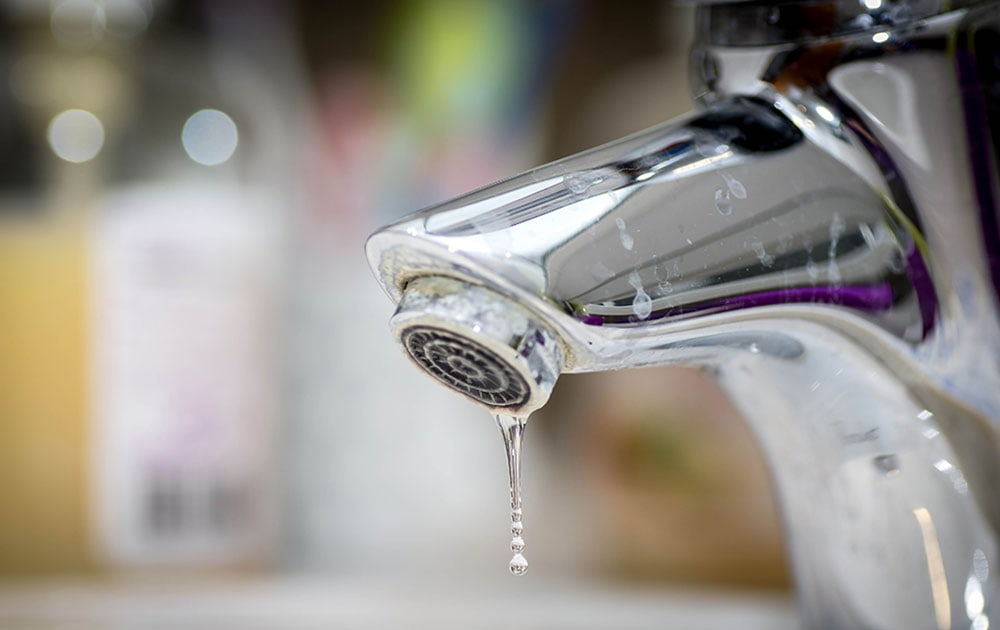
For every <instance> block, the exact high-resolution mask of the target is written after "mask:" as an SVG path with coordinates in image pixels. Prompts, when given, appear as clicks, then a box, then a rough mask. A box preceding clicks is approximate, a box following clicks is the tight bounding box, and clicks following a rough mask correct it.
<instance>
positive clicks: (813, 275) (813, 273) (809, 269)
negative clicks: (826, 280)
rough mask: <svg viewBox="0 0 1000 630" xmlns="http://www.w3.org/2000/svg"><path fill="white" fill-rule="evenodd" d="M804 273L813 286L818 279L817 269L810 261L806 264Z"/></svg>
mask: <svg viewBox="0 0 1000 630" xmlns="http://www.w3.org/2000/svg"><path fill="white" fill-rule="evenodd" d="M806 273H807V274H809V279H810V280H812V283H813V284H816V280H818V279H819V267H818V266H817V265H816V263H815V262H814V261H812V260H810V261H809V262H807V263H806Z"/></svg>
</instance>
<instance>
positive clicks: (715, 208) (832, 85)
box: [367, 0, 1000, 628]
mask: <svg viewBox="0 0 1000 630" xmlns="http://www.w3.org/2000/svg"><path fill="white" fill-rule="evenodd" d="M698 24H699V31H698V32H699V36H698V41H697V42H696V44H695V47H694V49H693V51H692V63H693V67H694V68H695V80H694V92H695V95H696V97H697V101H698V104H699V110H698V111H697V112H696V113H693V114H691V115H689V116H687V117H684V118H682V119H679V120H674V121H671V122H668V123H665V124H663V125H661V126H659V127H655V128H653V129H650V130H647V131H644V132H641V133H639V134H636V135H634V136H631V137H628V138H625V139H623V140H620V141H617V142H614V143H611V144H608V145H605V146H603V147H599V148H596V149H593V150H591V151H588V152H585V153H583V154H580V155H577V156H573V157H570V158H567V159H565V160H562V161H560V162H556V163H554V164H550V165H548V166H544V167H541V168H538V169H535V170H533V171H531V172H528V173H526V174H523V175H520V176H518V177H515V178H512V179H510V180H507V181H505V182H501V183H499V184H496V185H494V186H491V187H489V188H486V189H482V190H480V191H477V192H474V193H471V194H469V195H467V196H465V197H462V198H459V199H457V200H454V201H451V202H449V203H446V204H443V205H441V206H438V207H434V208H430V209H428V210H425V211H422V212H420V213H417V214H415V215H412V216H411V217H408V218H406V219H404V220H403V221H401V222H399V223H397V224H395V225H392V226H389V227H387V228H385V229H384V230H382V231H380V232H378V233H376V234H375V235H373V236H372V237H371V239H370V240H369V242H368V246H367V252H368V256H369V260H370V262H371V265H372V268H373V270H374V271H375V273H376V276H377V278H378V279H379V281H380V283H381V284H382V286H383V287H384V288H385V290H386V291H387V293H388V294H389V295H390V296H391V297H392V298H393V299H394V300H395V301H397V302H398V301H400V299H401V298H402V299H403V306H401V310H400V313H402V314H405V313H412V312H414V311H419V310H420V308H419V307H417V308H414V307H413V306H412V305H411V304H410V302H411V301H412V300H411V299H410V298H404V297H403V296H404V295H407V294H410V293H412V292H414V291H417V290H418V288H419V287H420V286H421V283H426V282H428V281H426V280H419V279H421V278H427V277H436V278H448V279H449V280H445V281H444V282H445V283H454V284H451V286H454V287H459V288H458V289H456V290H458V291H459V292H461V293H464V292H465V291H467V290H468V291H487V292H488V294H489V295H490V296H497V297H498V303H505V304H511V305H513V304H516V305H518V308H520V309H523V312H525V313H527V315H526V317H527V318H529V319H530V320H531V321H532V324H531V325H532V326H533V327H535V329H537V330H539V331H543V332H544V334H545V335H551V338H552V341H553V343H554V344H557V345H558V346H559V348H560V351H559V359H558V360H559V362H561V365H559V366H557V369H555V370H552V371H551V374H552V378H553V379H554V378H555V375H557V374H558V372H559V370H560V369H561V371H593V370H606V369H617V368H622V367H638V366H643V365H652V364H662V363H686V364H690V365H696V366H701V367H702V368H703V369H705V370H708V371H710V372H711V373H712V374H714V375H715V376H716V378H717V379H718V381H719V382H720V384H721V385H722V386H723V387H724V388H725V389H726V391H727V392H728V393H729V394H730V396H732V398H733V400H734V402H735V403H736V404H737V405H738V406H739V407H740V408H741V409H742V411H743V412H744V414H745V416H746V418H747V421H748V422H749V423H750V424H751V425H752V426H753V428H754V430H755V431H756V433H757V435H758V438H759V440H760V443H761V445H762V447H763V448H764V450H765V451H766V453H767V454H768V456H769V458H770V461H771V465H772V470H773V474H774V483H775V486H776V488H777V490H778V493H779V495H780V498H781V502H782V510H783V513H784V517H785V523H786V527H787V539H788V545H789V548H790V550H791V552H792V553H791V556H792V558H793V564H794V567H793V569H794V572H795V576H796V583H797V587H798V593H799V599H800V602H801V606H802V614H803V620H804V622H805V623H806V625H808V626H810V627H824V628H825V627H849V628H862V627H870V628H900V627H906V628H920V627H928V628H952V627H975V628H982V627H987V625H988V624H989V623H990V621H991V619H990V617H991V616H995V615H998V614H1000V604H998V603H997V598H998V589H997V582H998V578H997V576H996V575H995V573H996V567H997V562H998V561H1000V556H998V553H1000V549H998V545H997V533H998V531H1000V529H998V528H1000V495H998V494H997V491H996V488H998V487H1000V485H998V482H1000V466H998V463H997V460H998V458H997V454H998V446H997V445H998V435H1000V318H998V296H1000V291H998V287H1000V230H998V225H1000V214H998V205H997V194H998V191H1000V184H998V182H1000V178H998V173H997V168H996V165H997V164H998V158H1000V155H998V153H997V148H998V146H1000V29H998V24H1000V5H998V3H996V2H951V3H944V2H936V1H934V0H918V1H915V2H892V1H890V0H867V1H863V2H857V3H855V2H850V3H848V2H843V3H837V2H800V3H789V2H775V3H766V2H763V3H762V2H752V3H743V2H740V3H732V4H725V3H722V4H718V3H708V4H705V5H704V6H701V7H700V8H699V12H698ZM505 308H506V307H505ZM445 310H447V309H445ZM400 317H401V315H397V318H400ZM446 319H447V317H445V316H444V315H441V316H440V317H438V320H437V321H438V324H439V328H441V329H442V330H444V331H447V332H449V333H453V334H455V335H459V336H464V337H465V338H467V339H468V340H470V343H472V344H476V343H480V344H481V343H482V341H481V340H482V337H481V336H480V334H479V333H478V332H475V331H471V332H470V329H469V328H468V327H465V328H462V326H461V325H459V324H455V325H452V324H450V323H448V322H447V321H445V320H446ZM399 321H401V322H404V324H405V318H404V319H400V320H399ZM407 330H408V328H407V326H406V325H398V323H394V334H396V335H397V338H400V339H401V340H403V342H404V344H405V343H406V341H405V340H406V339H407ZM410 352H411V356H412V350H410ZM445 360H446V359H445ZM418 362H419V361H418ZM424 367H425V368H426V367H427V366H426V365H425V366H424ZM514 370H515V372H514V373H515V374H529V375H530V374H531V372H530V370H529V371H528V372H525V371H523V370H521V369H518V368H514ZM470 374H478V373H476V372H475V371H471V370H470ZM439 380H444V379H441V378H440V377H439ZM525 381H526V382H528V381H530V379H529V378H526V379H525ZM456 384H458V385H459V386H458V389H459V390H460V391H461V390H462V388H463V385H462V383H452V386H455V385H456ZM465 385H468V383H466V384H465ZM541 391H542V390H539V392H541ZM463 393H466V394H467V395H468V392H467V391H465V392H463ZM545 397H547V393H544V394H542V393H539V395H537V396H536V394H535V393H532V394H529V396H528V399H527V400H526V402H525V403H524V404H525V405H527V406H529V407H531V408H535V407H538V406H540V405H541V404H543V403H544V399H545ZM991 567H992V568H993V571H990V568H991ZM992 621H993V622H994V623H1000V620H997V619H993V620H992Z"/></svg>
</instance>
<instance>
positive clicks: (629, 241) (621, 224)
mask: <svg viewBox="0 0 1000 630" xmlns="http://www.w3.org/2000/svg"><path fill="white" fill-rule="evenodd" d="M615 225H617V226H618V238H620V239H621V242H622V247H624V248H625V249H627V250H629V251H632V248H633V247H635V239H634V238H632V235H631V234H629V233H628V230H626V229H625V219H623V218H621V217H618V218H617V219H615Z"/></svg>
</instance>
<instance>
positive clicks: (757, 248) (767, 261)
mask: <svg viewBox="0 0 1000 630" xmlns="http://www.w3.org/2000/svg"><path fill="white" fill-rule="evenodd" d="M750 247H752V248H753V252H754V253H755V254H757V260H759V261H760V264H762V265H764V266H765V267H768V268H770V267H773V266H774V256H771V255H770V254H768V253H767V251H766V250H765V249H764V243H761V242H760V241H754V242H753V243H750Z"/></svg>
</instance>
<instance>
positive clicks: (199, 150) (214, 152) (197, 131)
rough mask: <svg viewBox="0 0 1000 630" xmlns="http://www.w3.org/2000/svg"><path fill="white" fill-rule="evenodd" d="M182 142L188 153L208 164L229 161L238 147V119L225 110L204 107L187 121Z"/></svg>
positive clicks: (194, 158)
mask: <svg viewBox="0 0 1000 630" xmlns="http://www.w3.org/2000/svg"><path fill="white" fill-rule="evenodd" d="M181 143H182V144H183V145H184V151H185V152H187V154H188V157H190V158H191V159H192V160H194V161H195V162H197V163H198V164H204V165H205V166H215V165H217V164H222V163H223V162H226V161H227V160H229V158H231V157H232V156H233V153H234V152H235V151H236V145H238V144H239V132H238V131H237V129H236V123H235V122H233V119H232V118H230V117H229V115H228V114H226V113H225V112H220V111H219V110H217V109H203V110H201V111H198V112H195V113H194V114H192V115H191V117H190V118H188V119H187V122H185V123H184V129H183V131H182V132H181Z"/></svg>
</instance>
